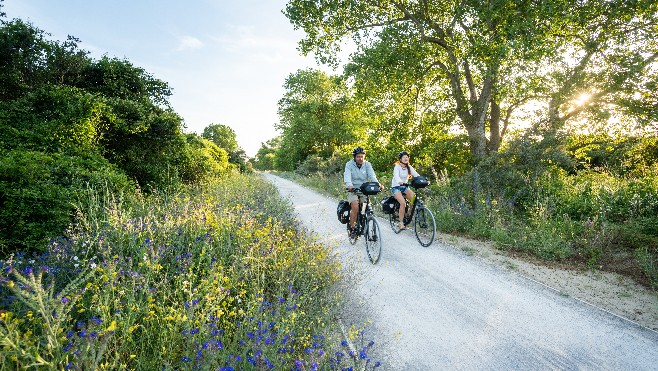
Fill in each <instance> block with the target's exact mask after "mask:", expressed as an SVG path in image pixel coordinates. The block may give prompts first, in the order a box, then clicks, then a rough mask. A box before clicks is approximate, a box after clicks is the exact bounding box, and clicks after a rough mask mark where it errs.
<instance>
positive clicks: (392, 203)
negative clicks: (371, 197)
mask: <svg viewBox="0 0 658 371" xmlns="http://www.w3.org/2000/svg"><path fill="white" fill-rule="evenodd" d="M398 207H400V203H399V202H398V200H396V199H395V197H393V196H388V197H386V198H384V199H383V200H382V211H383V212H384V214H389V215H390V214H393V213H395V210H397V209H398Z"/></svg>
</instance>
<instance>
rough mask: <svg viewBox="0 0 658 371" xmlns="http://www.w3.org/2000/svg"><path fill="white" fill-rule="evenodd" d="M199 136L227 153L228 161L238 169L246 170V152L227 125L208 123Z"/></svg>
mask: <svg viewBox="0 0 658 371" xmlns="http://www.w3.org/2000/svg"><path fill="white" fill-rule="evenodd" d="M201 137H203V138H205V139H207V140H209V141H211V142H213V143H215V144H216V145H217V146H218V147H219V148H222V149H224V150H225V151H226V152H227V153H228V161H229V162H230V163H231V164H234V165H236V166H237V167H238V168H239V169H240V171H245V170H247V159H248V156H247V153H246V152H245V151H244V150H243V149H242V148H241V147H240V146H239V145H238V140H237V136H236V134H235V131H234V130H233V129H232V128H231V127H230V126H227V125H223V124H210V125H208V126H206V127H205V128H204V129H203V134H201Z"/></svg>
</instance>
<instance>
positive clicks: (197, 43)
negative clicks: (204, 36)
mask: <svg viewBox="0 0 658 371" xmlns="http://www.w3.org/2000/svg"><path fill="white" fill-rule="evenodd" d="M202 47H203V42H202V41H201V40H199V39H197V38H196V37H193V36H182V37H179V38H178V48H176V51H179V52H180V51H183V50H189V49H200V48H202Z"/></svg>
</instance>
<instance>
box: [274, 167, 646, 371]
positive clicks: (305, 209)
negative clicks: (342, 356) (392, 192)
mask: <svg viewBox="0 0 658 371" xmlns="http://www.w3.org/2000/svg"><path fill="white" fill-rule="evenodd" d="M264 176H265V177H266V178H267V179H268V180H270V181H271V182H272V183H273V184H274V185H275V186H276V187H277V188H278V190H279V192H280V193H281V195H282V196H283V197H284V198H288V199H289V200H290V201H291V202H292V204H293V205H294V207H295V210H296V213H297V215H298V218H299V220H300V221H301V222H302V223H303V224H304V225H305V226H306V227H308V228H309V229H310V230H311V231H312V232H313V233H314V234H315V235H316V236H317V239H318V240H319V241H320V242H322V243H325V244H327V245H328V246H331V247H333V248H334V249H335V250H336V251H337V253H339V254H340V256H341V259H342V261H343V264H344V266H345V269H346V271H347V272H348V274H349V275H350V276H351V277H353V280H354V285H353V290H354V291H353V293H354V298H353V303H352V305H349V306H348V308H346V309H345V317H344V318H343V320H342V322H343V324H344V326H345V327H349V326H351V325H352V324H355V325H356V326H357V327H359V326H361V325H362V324H364V323H369V325H368V329H369V330H368V332H367V336H368V338H369V339H372V340H374V341H375V346H374V347H373V351H374V355H375V357H379V358H378V359H379V360H381V362H382V367H381V368H382V369H386V370H446V369H450V370H509V369H514V370H546V369H551V370H554V369H560V370H656V369H658V332H656V331H654V330H652V329H650V328H648V327H645V326H642V325H641V324H638V323H637V322H634V321H631V320H628V319H626V318H624V317H622V316H619V315H616V314H614V313H611V312H609V311H606V310H602V309H601V308H599V307H598V306H595V305H590V304H588V303H587V302H586V301H583V300H581V299H579V298H576V297H572V296H569V295H565V294H564V293H561V292H559V291H556V290H553V289H551V288H549V287H547V286H545V285H543V284H541V283H540V282H538V281H536V280H533V279H528V277H527V276H525V275H522V274H519V272H518V271H515V270H508V269H504V268H502V267H501V266H500V265H495V264H489V263H487V261H485V260H483V259H479V258H477V256H473V255H472V254H467V253H465V252H464V251H463V250H460V249H457V248H455V247H454V246H450V245H447V244H444V243H442V242H441V241H440V240H439V241H435V242H434V243H433V244H432V245H431V246H429V247H422V246H421V245H420V244H419V243H418V242H417V241H416V239H415V237H414V235H413V231H412V230H408V231H403V232H401V233H400V234H397V235H396V234H394V233H393V231H392V230H391V229H390V227H389V225H388V221H386V220H383V219H380V220H379V222H380V226H382V230H383V244H384V248H383V252H382V258H381V260H380V261H379V263H378V264H377V265H372V264H370V263H369V262H368V259H367V257H366V253H365V246H364V242H363V241H362V240H360V241H358V242H357V244H356V245H354V246H352V245H350V244H349V242H348V240H347V234H346V230H345V226H344V225H342V224H340V223H339V222H338V220H337V219H336V213H335V209H336V204H337V200H335V199H332V198H328V197H326V196H323V195H320V194H318V193H316V192H314V191H311V190H308V189H306V188H304V187H301V186H299V185H297V184H295V183H293V182H291V181H288V180H285V179H282V178H279V177H276V176H274V175H271V174H265V175H264ZM381 198H382V197H381V196H380V197H376V199H377V200H379V199H381ZM656 310H658V308H656Z"/></svg>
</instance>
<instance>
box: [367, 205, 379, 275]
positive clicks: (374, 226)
mask: <svg viewBox="0 0 658 371" xmlns="http://www.w3.org/2000/svg"><path fill="white" fill-rule="evenodd" d="M365 240H366V253H367V254H368V259H370V262H371V263H372V264H377V262H378V261H379V258H380V257H381V255H382V233H381V230H380V229H379V223H377V220H376V219H375V218H374V217H369V218H368V219H367V221H366V230H365Z"/></svg>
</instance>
